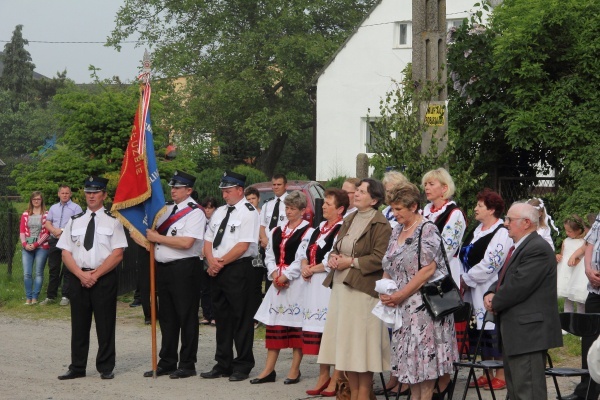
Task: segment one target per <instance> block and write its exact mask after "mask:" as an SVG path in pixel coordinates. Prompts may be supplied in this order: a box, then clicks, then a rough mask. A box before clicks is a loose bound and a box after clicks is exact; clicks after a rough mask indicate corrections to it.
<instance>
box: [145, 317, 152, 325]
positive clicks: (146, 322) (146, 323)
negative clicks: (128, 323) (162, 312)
mask: <svg viewBox="0 0 600 400" xmlns="http://www.w3.org/2000/svg"><path fill="white" fill-rule="evenodd" d="M151 323H152V321H151V320H150V318H145V319H144V325H150V324H151Z"/></svg>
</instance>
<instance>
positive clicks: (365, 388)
mask: <svg viewBox="0 0 600 400" xmlns="http://www.w3.org/2000/svg"><path fill="white" fill-rule="evenodd" d="M384 197H385V189H384V187H383V185H382V184H381V182H379V181H376V180H374V179H363V180H362V181H361V182H360V185H359V186H358V188H357V189H356V192H355V193H354V206H355V207H356V208H357V211H356V212H355V213H353V214H351V215H349V216H348V217H346V219H345V220H344V223H343V225H342V227H341V228H340V231H339V232H338V239H337V241H336V243H335V244H334V246H333V249H332V250H331V253H330V256H329V260H328V265H329V267H330V268H331V272H330V273H329V274H328V275H327V278H326V279H325V281H324V282H323V285H325V286H330V287H331V288H332V291H331V297H330V300H329V309H328V318H327V321H326V322H325V328H324V331H323V338H322V340H321V349H320V350H319V358H318V360H317V362H318V363H319V364H327V365H335V368H336V369H338V370H340V371H345V372H346V375H347V376H348V382H349V386H350V391H351V394H352V399H358V400H368V399H369V398H370V397H369V396H370V395H371V392H372V390H373V373H374V372H383V371H388V370H389V369H390V352H389V351H390V347H389V344H390V340H389V337H388V332H387V329H386V328H385V326H384V324H383V322H382V321H381V320H380V319H379V318H377V317H376V316H375V315H373V314H372V313H371V311H372V310H373V308H374V307H375V305H377V292H376V291H375V282H376V281H378V280H379V279H381V276H382V275H383V270H382V267H381V260H382V258H383V255H384V254H385V249H386V247H387V242H388V240H389V237H390V233H391V228H390V225H389V224H388V222H387V220H386V219H385V217H384V216H383V214H381V213H380V212H379V211H378V209H379V206H380V205H381V204H382V203H383V199H384Z"/></svg>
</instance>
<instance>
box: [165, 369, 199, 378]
mask: <svg viewBox="0 0 600 400" xmlns="http://www.w3.org/2000/svg"><path fill="white" fill-rule="evenodd" d="M190 376H196V370H195V369H185V368H179V369H178V370H177V371H175V372H173V373H172V374H171V375H169V378H171V379H183V378H189V377H190Z"/></svg>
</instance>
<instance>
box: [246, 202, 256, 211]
mask: <svg viewBox="0 0 600 400" xmlns="http://www.w3.org/2000/svg"><path fill="white" fill-rule="evenodd" d="M244 204H246V207H248V210H250V211H254V210H256V208H254V206H253V205H252V204H250V203H244Z"/></svg>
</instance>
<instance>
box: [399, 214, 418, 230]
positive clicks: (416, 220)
mask: <svg viewBox="0 0 600 400" xmlns="http://www.w3.org/2000/svg"><path fill="white" fill-rule="evenodd" d="M417 222H419V217H416V218H415V222H413V224H412V225H411V226H409V227H408V228H406V229H405V228H402V232H408V231H410V230H411V229H412V228H413V226H415V225H416V223H417Z"/></svg>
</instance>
